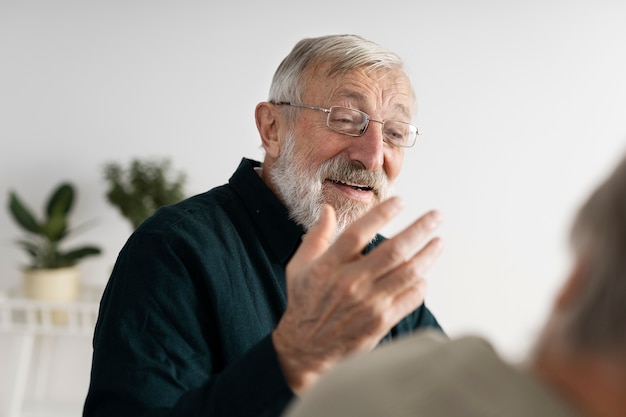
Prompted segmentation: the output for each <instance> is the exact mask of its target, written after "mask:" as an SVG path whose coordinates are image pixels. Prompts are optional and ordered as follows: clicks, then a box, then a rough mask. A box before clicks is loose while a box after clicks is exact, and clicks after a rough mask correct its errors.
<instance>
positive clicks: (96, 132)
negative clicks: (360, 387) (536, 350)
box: [0, 0, 626, 415]
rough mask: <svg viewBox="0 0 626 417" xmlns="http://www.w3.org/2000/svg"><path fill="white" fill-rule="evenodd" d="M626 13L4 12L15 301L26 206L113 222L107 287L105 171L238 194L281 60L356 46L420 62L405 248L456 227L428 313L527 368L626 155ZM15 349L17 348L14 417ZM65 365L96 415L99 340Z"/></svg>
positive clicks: (570, 6)
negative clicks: (142, 166) (17, 213)
mask: <svg viewBox="0 0 626 417" xmlns="http://www.w3.org/2000/svg"><path fill="white" fill-rule="evenodd" d="M624 16H626V3H624V2H622V1H620V0H593V1H591V0H569V1H565V0H542V1H539V0H528V1H525V2H518V1H498V0H476V1H472V2H466V1H462V0H439V1H436V2H435V1H421V0H415V1H411V2H407V1H405V0H389V1H386V2H374V1H369V0H364V1H359V2H356V1H345V2H338V1H335V0H332V1H331V0H317V1H315V2H308V3H301V4H300V3H297V2H294V1H286V0H285V1H282V0H281V1H270V0H268V1H264V2H250V1H241V0H232V1H229V2H209V1H200V0H179V1H161V0H156V1H155V0H151V1H147V0H124V1H121V0H107V1H102V0H100V1H98V0H95V1H88V2H86V1H78V0H58V1H55V2H50V1H43V0H0V142H1V145H0V146H1V149H2V150H1V152H0V197H1V199H2V202H3V203H2V206H3V210H0V290H3V289H6V290H9V289H11V288H14V287H16V286H18V285H19V283H20V271H19V268H20V266H21V265H22V264H24V263H25V262H26V258H25V255H24V253H23V251H21V250H20V249H19V248H17V247H16V245H15V243H14V241H15V240H16V239H17V238H18V237H20V236H21V231H20V230H19V229H18V227H17V226H16V224H15V222H14V221H13V219H12V218H10V216H9V213H8V210H7V209H6V207H7V204H8V194H9V191H11V190H14V191H17V192H18V194H19V195H20V196H21V197H22V198H23V200H25V201H27V202H28V203H29V204H30V205H32V207H33V209H34V210H37V211H38V212H41V211H43V205H44V202H45V200H46V198H47V197H48V195H49V193H50V191H51V190H52V189H53V188H54V187H55V186H56V185H58V184H59V183H60V182H61V181H71V182H73V183H74V185H75V186H76V190H77V201H76V206H75V209H74V212H73V213H72V222H76V223H82V222H84V221H93V222H94V223H93V227H91V228H90V229H88V230H86V231H84V232H82V233H81V234H78V235H76V236H75V238H74V241H75V242H76V243H94V244H97V245H99V246H101V247H102V248H103V250H104V252H103V254H102V255H101V256H98V257H94V258H90V259H89V260H86V261H85V262H83V263H81V269H82V272H83V281H84V283H85V284H89V285H94V286H104V285H105V283H106V280H107V278H108V274H109V272H110V270H111V268H112V266H113V264H114V262H115V258H116V256H117V253H118V251H119V250H120V248H121V247H122V245H123V244H124V242H125V240H126V239H127V237H128V236H129V234H130V233H131V231H132V229H131V226H130V225H129V224H128V222H127V221H126V220H125V219H124V218H123V217H122V216H121V215H120V214H119V212H118V211H117V210H116V209H115V208H114V207H113V206H112V205H110V204H109V203H108V202H107V200H106V198H105V191H106V183H105V180H104V173H103V167H104V165H105V164H106V163H108V162H112V161H113V162H118V163H122V164H126V163H128V162H129V161H130V160H131V159H132V158H163V157H167V158H169V159H170V160H171V162H172V165H173V167H174V168H175V169H176V170H181V171H184V172H185V174H186V176H187V182H186V193H187V194H188V195H192V194H196V193H200V192H203V191H205V190H207V189H209V188H211V187H213V186H216V185H219V184H222V183H224V182H226V181H227V180H228V178H229V177H230V175H231V173H232V172H233V171H234V170H235V168H236V167H237V165H238V163H239V161H240V159H241V158H242V157H244V156H245V157H250V158H255V159H261V158H262V152H261V149H260V141H259V138H258V135H257V132H256V128H255V123H254V107H255V105H256V104H257V102H259V101H263V100H265V99H266V98H267V94H268V89H269V85H270V80H271V77H272V74H273V72H274V70H275V69H276V67H277V66H278V64H279V62H280V60H281V59H282V58H283V57H284V56H285V55H286V54H287V53H288V52H289V51H290V49H291V48H292V47H293V46H294V44H295V43H296V42H297V41H298V40H300V39H301V38H303V37H311V36H318V35H325V34H331V33H355V34H359V35H362V36H364V37H366V38H368V39H370V40H373V41H375V42H377V43H380V44H381V45H383V46H385V47H387V48H389V49H391V50H393V51H395V52H397V53H398V54H399V55H400V56H402V57H403V58H404V60H405V63H406V66H407V70H408V72H409V75H410V76H411V78H412V80H413V83H414V88H415V91H416V93H417V97H418V106H419V110H418V116H417V120H416V121H415V122H416V124H417V125H418V126H419V127H420V128H421V130H422V132H423V135H422V136H420V137H419V139H418V143H417V144H416V146H415V147H414V148H412V149H410V150H408V151H407V152H406V156H405V165H404V169H403V172H402V174H401V177H400V180H399V183H398V185H397V190H398V193H399V194H400V195H401V196H403V197H404V199H405V201H406V206H407V207H406V208H405V210H404V211H403V213H402V214H401V215H400V216H399V217H398V218H397V219H395V220H394V222H393V223H392V224H391V225H389V226H388V227H387V228H386V230H385V233H386V234H389V235H391V234H393V233H394V232H395V231H396V230H399V228H401V227H402V226H404V225H406V224H408V223H409V222H411V221H412V220H413V219H414V218H415V217H417V216H418V215H420V214H421V213H423V212H425V211H426V210H429V209H431V208H437V209H439V210H441V211H442V212H443V213H444V216H445V223H444V224H443V226H442V227H441V229H440V231H439V232H438V233H439V234H440V235H441V236H442V237H443V238H444V240H445V244H446V249H445V252H444V254H443V255H442V256H441V258H440V260H439V261H438V263H437V264H436V265H435V266H434V267H433V269H432V270H431V271H430V273H429V275H428V281H429V288H428V295H427V301H426V302H427V304H428V305H429V307H430V308H431V309H432V311H433V312H434V313H435V314H436V316H437V317H438V319H439V321H440V322H441V324H442V325H443V327H444V329H445V330H446V331H447V332H448V333H449V334H450V335H452V336H456V335H461V334H465V333H476V332H477V333H480V334H483V335H485V336H486V337H488V338H489V339H490V340H491V341H492V342H493V344H494V346H495V347H496V348H497V349H498V350H499V351H500V352H501V353H502V355H503V356H505V357H508V358H511V359H512V360H523V358H524V355H525V354H526V352H527V351H528V349H529V348H530V347H531V341H532V340H533V338H534V335H535V333H536V332H537V330H538V326H539V325H540V323H541V322H542V319H543V317H544V316H545V315H546V314H547V312H548V311H549V308H550V304H551V301H552V298H553V296H554V291H555V290H556V289H557V288H558V286H559V285H560V283H561V281H562V279H563V278H564V277H565V275H566V274H567V272H568V266H569V252H568V247H567V231H568V227H569V223H570V221H571V219H572V216H573V215H574V212H575V210H576V209H577V207H578V205H579V204H580V203H581V202H582V199H583V198H585V197H586V196H587V194H588V192H589V191H590V190H591V189H592V188H593V187H595V186H596V185H597V183H598V181H600V180H601V179H603V178H604V176H605V175H607V174H608V170H609V169H610V168H612V166H613V165H614V163H616V162H617V160H618V158H620V157H621V155H622V153H623V152H624V151H625V150H626V146H625V145H626V117H625V116H626V47H624V40H625V39H626V25H625V24H624ZM14 336H15V335H12V334H2V333H0V349H1V352H2V355H0V369H3V370H4V369H7V370H9V371H8V372H4V371H3V372H2V373H0V404H6V401H7V394H6V393H7V392H8V391H9V390H8V388H9V387H11V386H12V384H13V380H12V378H13V376H12V372H11V370H12V369H14V366H15V364H14V362H15V361H14V357H15V355H16V354H17V353H18V351H19V345H18V344H17V343H16V342H15V341H14V340H13V339H14ZM52 353H53V358H54V359H53V362H52V363H53V366H52V368H51V372H50V374H49V376H48V377H49V380H50V381H51V382H50V386H51V389H50V393H51V395H52V396H56V397H57V398H58V399H60V400H62V401H69V402H74V403H80V402H81V401H82V399H83V397H84V394H85V393H86V389H87V383H88V380H89V375H88V373H89V365H90V354H91V347H90V338H89V337H82V338H65V339H62V340H58V341H57V342H55V344H54V349H53V352H52ZM57 381H60V382H57ZM1 408H2V407H0V412H3V411H4V410H2V409H1ZM0 415H1V414H0Z"/></svg>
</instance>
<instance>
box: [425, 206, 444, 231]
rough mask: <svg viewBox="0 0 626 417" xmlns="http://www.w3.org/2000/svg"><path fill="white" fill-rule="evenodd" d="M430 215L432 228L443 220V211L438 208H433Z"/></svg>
mask: <svg viewBox="0 0 626 417" xmlns="http://www.w3.org/2000/svg"><path fill="white" fill-rule="evenodd" d="M428 217H429V219H428V221H429V223H430V227H431V228H435V227H437V226H439V225H440V224H441V222H442V221H443V214H441V212H439V211H437V210H433V211H432V212H431V213H430V215H429V216H428Z"/></svg>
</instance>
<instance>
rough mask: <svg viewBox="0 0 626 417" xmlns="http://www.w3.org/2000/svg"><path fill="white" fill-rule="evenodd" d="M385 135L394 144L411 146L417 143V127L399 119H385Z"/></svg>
mask: <svg viewBox="0 0 626 417" xmlns="http://www.w3.org/2000/svg"><path fill="white" fill-rule="evenodd" d="M383 135H384V136H385V139H386V140H387V141H388V142H389V143H391V144H392V145H396V146H404V147H410V146H413V145H414V144H415V139H416V138H417V127H415V126H413V125H412V124H409V123H405V122H399V121H397V120H385V123H384V124H383Z"/></svg>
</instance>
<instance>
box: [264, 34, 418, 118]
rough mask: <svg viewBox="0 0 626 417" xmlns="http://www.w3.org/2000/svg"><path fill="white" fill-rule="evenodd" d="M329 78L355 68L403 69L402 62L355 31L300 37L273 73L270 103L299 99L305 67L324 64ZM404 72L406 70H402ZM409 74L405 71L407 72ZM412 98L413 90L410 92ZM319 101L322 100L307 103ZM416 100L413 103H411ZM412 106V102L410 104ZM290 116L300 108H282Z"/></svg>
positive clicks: (303, 89) (296, 100) (304, 83)
mask: <svg viewBox="0 0 626 417" xmlns="http://www.w3.org/2000/svg"><path fill="white" fill-rule="evenodd" d="M326 64H328V67H326V68H325V70H326V73H325V74H324V75H326V76H327V77H329V78H333V77H335V76H340V75H343V74H346V73H348V72H350V71H352V70H354V69H357V68H367V69H370V70H372V71H375V70H378V69H388V70H396V69H397V70H402V71H403V72H404V63H403V61H402V59H401V58H400V57H399V56H398V55H397V54H395V53H393V52H391V51H389V50H387V49H385V48H383V47H381V46H380V45H378V44H376V43H374V42H371V41H368V40H366V39H364V38H362V37H360V36H357V35H329V36H321V37H317V38H306V39H302V40H301V41H299V42H298V43H297V44H296V45H295V46H294V48H293V49H292V51H291V52H290V53H289V55H287V56H286V57H285V59H283V61H282V62H281V63H280V65H279V66H278V69H277V70H276V72H275V73H274V77H273V79H272V84H271V86H270V93H269V99H268V100H269V101H270V102H272V103H280V102H292V103H301V99H302V95H303V93H304V91H306V88H307V85H306V81H307V74H308V72H307V71H308V70H310V69H313V70H319V69H320V68H321V67H322V66H323V65H326ZM405 74H406V72H405ZM407 78H408V75H407ZM411 95H412V97H413V101H415V94H414V93H413V92H411ZM306 104H309V105H321V103H306ZM414 104H415V103H414ZM413 107H414V108H415V105H414V106H413ZM284 111H285V112H286V114H287V116H288V117H289V118H291V119H293V117H294V116H295V115H296V114H297V112H298V111H300V109H298V108H295V107H286V108H285V109H284Z"/></svg>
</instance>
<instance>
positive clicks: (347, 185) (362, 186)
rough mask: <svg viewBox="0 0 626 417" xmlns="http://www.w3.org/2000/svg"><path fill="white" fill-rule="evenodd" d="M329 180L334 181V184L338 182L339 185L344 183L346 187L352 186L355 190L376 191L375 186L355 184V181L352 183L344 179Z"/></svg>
mask: <svg viewBox="0 0 626 417" xmlns="http://www.w3.org/2000/svg"><path fill="white" fill-rule="evenodd" d="M328 181H330V182H332V183H333V184H337V185H343V186H346V187H351V188H353V189H355V190H358V191H374V188H372V187H370V186H367V185H361V184H355V183H351V182H344V181H339V180H331V179H329V180H328Z"/></svg>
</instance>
